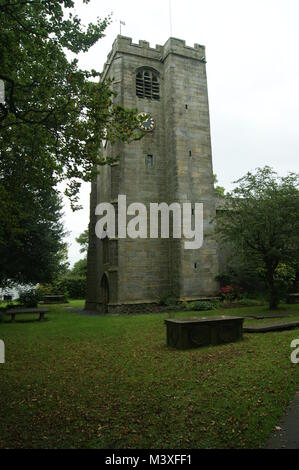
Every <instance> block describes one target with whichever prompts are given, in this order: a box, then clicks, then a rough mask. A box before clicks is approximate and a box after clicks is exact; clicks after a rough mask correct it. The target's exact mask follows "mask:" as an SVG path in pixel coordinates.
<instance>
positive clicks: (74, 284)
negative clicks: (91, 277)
mask: <svg viewBox="0 0 299 470" xmlns="http://www.w3.org/2000/svg"><path fill="white" fill-rule="evenodd" d="M53 287H54V288H55V294H61V295H65V296H66V297H69V298H71V299H84V298H85V294H86V277H84V276H64V277H62V278H60V279H58V280H57V281H56V282H55V284H54V286H53Z"/></svg>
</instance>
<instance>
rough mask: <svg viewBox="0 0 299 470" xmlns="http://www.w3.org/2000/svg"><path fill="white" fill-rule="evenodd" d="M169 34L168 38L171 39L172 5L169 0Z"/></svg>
mask: <svg viewBox="0 0 299 470" xmlns="http://www.w3.org/2000/svg"><path fill="white" fill-rule="evenodd" d="M169 33H170V37H172V3H171V0H169Z"/></svg>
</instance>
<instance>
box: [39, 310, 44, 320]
mask: <svg viewBox="0 0 299 470" xmlns="http://www.w3.org/2000/svg"><path fill="white" fill-rule="evenodd" d="M39 321H45V314H44V312H41V313H40V314H39Z"/></svg>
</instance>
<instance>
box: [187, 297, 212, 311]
mask: <svg viewBox="0 0 299 470" xmlns="http://www.w3.org/2000/svg"><path fill="white" fill-rule="evenodd" d="M214 308H215V306H214V304H213V302H208V301H203V300H202V301H198V302H193V303H191V304H190V305H189V309H190V310H194V311H196V312H204V311H207V310H214Z"/></svg>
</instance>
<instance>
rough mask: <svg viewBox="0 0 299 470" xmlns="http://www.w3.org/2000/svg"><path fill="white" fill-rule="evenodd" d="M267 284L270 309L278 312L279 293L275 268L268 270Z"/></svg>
mask: <svg viewBox="0 0 299 470" xmlns="http://www.w3.org/2000/svg"><path fill="white" fill-rule="evenodd" d="M267 271H268V272H267V284H268V292H269V309H270V310H276V309H277V308H278V305H279V292H278V289H277V288H276V286H275V281H274V273H275V269H273V267H272V266H271V267H269V266H268V269H267Z"/></svg>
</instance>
